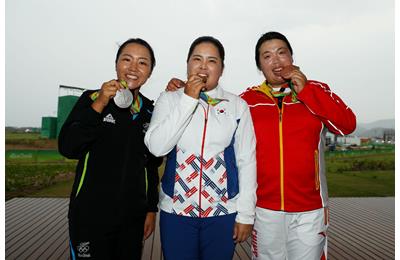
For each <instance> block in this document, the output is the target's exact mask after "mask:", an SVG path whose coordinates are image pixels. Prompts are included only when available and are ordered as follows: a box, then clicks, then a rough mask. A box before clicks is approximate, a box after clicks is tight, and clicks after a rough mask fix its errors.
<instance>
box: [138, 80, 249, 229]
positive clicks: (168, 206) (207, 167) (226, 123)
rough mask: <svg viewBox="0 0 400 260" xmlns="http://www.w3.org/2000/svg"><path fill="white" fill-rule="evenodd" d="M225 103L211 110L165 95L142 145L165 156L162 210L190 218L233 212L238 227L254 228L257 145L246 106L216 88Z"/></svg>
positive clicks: (216, 95)
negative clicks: (166, 157)
mask: <svg viewBox="0 0 400 260" xmlns="http://www.w3.org/2000/svg"><path fill="white" fill-rule="evenodd" d="M207 94H208V95H209V96H210V97H213V98H220V99H225V100H224V101H221V102H220V103H218V104H217V105H215V106H212V105H209V104H207V103H206V102H205V101H203V100H201V99H194V98H192V97H189V96H188V95H186V94H184V92H183V89H180V90H178V91H175V92H163V93H161V95H160V97H159V99H158V100H157V102H156V106H155V109H154V111H153V116H152V119H151V123H150V126H149V128H148V131H147V132H146V136H145V144H146V145H147V147H148V148H149V150H150V152H151V153H153V154H154V155H156V156H164V155H167V154H168V161H167V165H166V170H165V173H164V176H163V178H162V180H161V190H160V208H161V209H162V210H163V211H165V212H168V213H173V214H178V215H182V216H190V217H211V216H219V215H226V214H231V213H235V212H237V213H238V214H237V217H236V222H239V223H243V224H253V222H254V215H255V203H256V189H257V182H256V155H255V149H256V140H255V135H254V128H253V122H252V119H251V115H250V111H249V108H248V107H247V104H246V102H245V101H244V100H243V99H241V98H240V97H238V96H236V95H234V94H232V93H229V92H226V91H224V90H223V89H222V88H221V87H219V86H217V87H216V88H215V89H213V90H211V91H208V92H207Z"/></svg>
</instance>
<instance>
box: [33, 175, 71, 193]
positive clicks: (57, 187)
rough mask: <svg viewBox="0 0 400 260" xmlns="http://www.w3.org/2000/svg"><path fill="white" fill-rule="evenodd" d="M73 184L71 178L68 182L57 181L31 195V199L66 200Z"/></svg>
mask: <svg viewBox="0 0 400 260" xmlns="http://www.w3.org/2000/svg"><path fill="white" fill-rule="evenodd" d="M73 183H74V179H73V177H72V176H71V178H70V179H69V180H64V181H59V182H57V183H56V184H54V185H51V186H49V187H46V188H44V189H41V190H40V191H38V192H35V193H33V194H31V197H50V198H54V197H58V198H67V197H69V195H70V193H71V190H72V184H73Z"/></svg>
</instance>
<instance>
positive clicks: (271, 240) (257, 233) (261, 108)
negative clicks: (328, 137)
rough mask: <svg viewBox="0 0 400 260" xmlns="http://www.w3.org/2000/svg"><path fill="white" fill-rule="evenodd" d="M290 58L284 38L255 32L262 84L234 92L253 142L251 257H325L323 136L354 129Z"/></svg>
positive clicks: (324, 88) (342, 108)
mask: <svg viewBox="0 0 400 260" xmlns="http://www.w3.org/2000/svg"><path fill="white" fill-rule="evenodd" d="M292 55H293V50H292V47H291V46H290V43H289V41H288V40H287V38H286V37H285V36H284V35H282V34H280V33H278V32H268V33H265V34H264V35H262V36H261V37H260V39H259V40H258V42H257V45H256V49H255V59H256V64H257V67H258V69H260V70H261V71H262V72H263V74H264V76H265V81H264V82H263V83H262V84H261V85H259V86H255V87H252V88H249V89H247V90H246V91H245V92H244V93H243V94H242V95H241V97H242V98H243V99H244V100H245V101H246V102H247V103H248V105H249V107H250V112H251V115H252V119H253V122H254V128H255V132H256V140H257V148H256V157H257V182H258V188H257V209H256V220H255V224H254V230H253V243H252V251H253V259H263V260H264V259H285V258H286V259H320V258H324V257H326V249H327V243H326V242H327V238H326V230H327V227H328V190H327V184H326V176H325V167H324V166H325V163H324V141H325V133H326V131H328V130H329V131H331V132H333V133H335V134H341V135H345V134H350V133H351V132H353V131H354V129H355V127H356V117H355V115H354V113H353V112H352V111H351V109H350V108H349V107H348V106H346V105H345V104H344V103H343V101H342V100H341V99H340V98H339V97H338V96H337V95H335V94H334V93H332V92H331V90H330V89H329V87H328V85H327V84H325V83H322V82H317V81H313V80H308V79H307V78H306V76H305V75H304V74H303V72H302V71H301V70H300V69H299V67H297V66H294V65H293V57H292Z"/></svg>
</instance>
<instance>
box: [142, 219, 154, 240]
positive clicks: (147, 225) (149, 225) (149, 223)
mask: <svg viewBox="0 0 400 260" xmlns="http://www.w3.org/2000/svg"><path fill="white" fill-rule="evenodd" d="M155 226H156V213H155V212H148V213H147V215H146V220H145V221H144V233H143V241H144V240H146V239H148V238H149V236H150V235H151V233H153V231H154V229H155Z"/></svg>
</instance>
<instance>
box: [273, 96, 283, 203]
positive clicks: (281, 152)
mask: <svg viewBox="0 0 400 260" xmlns="http://www.w3.org/2000/svg"><path fill="white" fill-rule="evenodd" d="M270 98H271V99H272V101H273V102H274V103H275V105H276V107H277V108H278V113H279V164H280V172H279V176H280V178H279V179H280V180H279V181H280V191H281V194H280V195H281V211H284V210H285V192H284V180H285V178H284V171H283V133H282V132H283V124H282V116H283V108H284V106H283V101H285V98H286V97H283V98H282V106H281V107H282V108H279V105H278V103H277V102H276V100H275V98H273V97H270Z"/></svg>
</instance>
